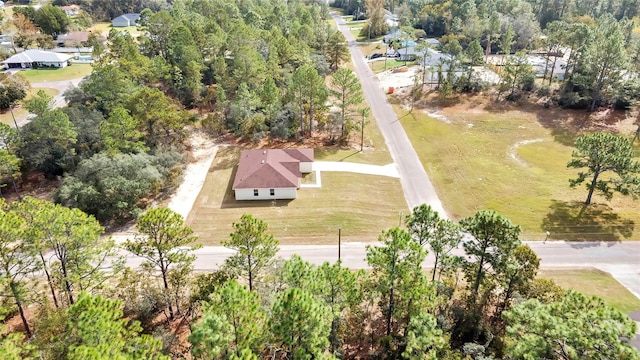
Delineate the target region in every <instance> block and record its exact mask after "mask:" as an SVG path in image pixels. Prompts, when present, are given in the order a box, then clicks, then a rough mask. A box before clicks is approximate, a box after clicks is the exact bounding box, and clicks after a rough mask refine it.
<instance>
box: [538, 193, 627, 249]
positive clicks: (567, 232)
mask: <svg viewBox="0 0 640 360" xmlns="http://www.w3.org/2000/svg"><path fill="white" fill-rule="evenodd" d="M549 210H550V211H549V213H548V214H547V216H546V217H545V218H544V219H543V220H542V226H541V227H542V228H543V229H544V230H545V231H548V232H549V234H550V235H549V238H548V239H549V240H569V241H578V240H580V241H611V242H615V241H621V239H623V238H624V239H629V238H630V237H631V236H632V235H633V232H634V229H635V223H634V221H633V220H631V219H625V218H622V217H620V215H618V214H616V213H614V212H613V209H611V208H610V207H609V206H608V205H605V204H591V205H585V204H584V203H583V202H579V201H569V202H567V201H560V200H552V204H551V206H549Z"/></svg>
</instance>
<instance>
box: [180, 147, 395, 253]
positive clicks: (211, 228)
mask: <svg viewBox="0 0 640 360" xmlns="http://www.w3.org/2000/svg"><path fill="white" fill-rule="evenodd" d="M239 153H240V148H237V147H225V148H221V149H220V150H219V151H218V154H217V155H216V159H215V160H214V163H213V164H212V167H211V169H210V170H209V174H208V176H207V179H206V181H205V184H204V186H203V187H202V189H201V191H200V194H199V196H198V199H197V200H196V203H195V204H194V207H193V209H192V210H191V213H190V214H189V217H188V219H187V223H188V224H189V225H190V226H191V227H192V228H193V229H194V231H195V232H196V234H197V235H198V236H199V238H200V241H201V242H202V243H204V244H211V245H213V244H219V243H220V241H221V240H223V239H226V238H228V236H229V233H230V232H231V231H232V228H231V224H232V223H233V222H237V221H238V220H239V219H240V216H241V215H242V214H252V215H253V216H255V217H257V218H259V219H262V220H265V221H266V222H267V223H268V224H269V231H270V232H272V233H273V234H274V235H275V237H276V238H277V239H278V240H280V242H281V243H283V244H292V243H296V244H305V243H306V244H328V243H335V242H336V241H337V233H338V229H339V228H341V229H342V239H343V241H373V240H376V239H377V237H378V235H379V234H380V232H381V231H382V230H384V229H387V228H391V227H394V226H397V225H398V219H399V213H400V211H403V212H404V213H406V212H407V206H406V202H405V199H404V195H403V193H402V188H401V186H400V180H399V179H394V178H389V177H383V176H369V175H358V174H350V173H330V172H329V173H327V172H325V173H322V175H321V176H322V188H303V189H300V190H299V191H298V198H297V199H295V200H277V201H235V199H234V197H233V191H232V190H231V185H232V183H233V178H234V175H235V171H236V168H237V163H238V156H239ZM332 155H334V154H329V155H327V154H323V153H318V152H316V159H317V160H320V159H322V160H325V159H331V158H332ZM351 160H352V159H351V158H349V159H348V160H347V161H351ZM370 194H375V196H370Z"/></svg>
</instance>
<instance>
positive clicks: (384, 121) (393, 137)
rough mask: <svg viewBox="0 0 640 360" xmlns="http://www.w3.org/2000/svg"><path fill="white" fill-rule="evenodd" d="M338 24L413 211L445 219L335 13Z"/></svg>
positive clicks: (415, 157) (413, 153)
mask: <svg viewBox="0 0 640 360" xmlns="http://www.w3.org/2000/svg"><path fill="white" fill-rule="evenodd" d="M332 16H333V18H334V19H335V20H336V22H337V24H338V28H339V29H340V31H341V32H342V33H343V34H344V37H345V38H346V39H347V43H348V44H349V51H350V52H351V58H352V60H353V64H354V67H355V73H356V75H357V76H358V77H359V78H360V83H361V84H362V89H363V91H364V95H365V98H366V100H367V102H368V103H369V106H370V107H371V111H372V113H373V116H374V117H375V118H376V122H377V123H378V127H379V128H380V131H381V132H382V135H383V136H384V139H385V142H386V143H387V147H388V148H389V152H390V153H391V157H392V158H393V161H394V162H395V163H396V166H397V168H398V172H399V173H400V182H401V184H402V190H403V191H404V197H405V198H406V200H407V204H408V205H409V208H410V209H413V208H414V207H416V206H418V205H421V204H428V205H431V207H432V208H433V209H435V210H437V211H438V212H439V213H440V216H441V217H446V216H447V215H446V213H445V211H444V208H443V207H442V203H441V202H440V199H438V195H437V194H436V190H435V188H434V187H433V185H432V184H431V181H430V180H429V177H428V176H427V172H426V171H425V170H424V167H423V166H422V163H421V162H420V159H419V158H418V155H417V154H416V151H415V150H414V149H413V145H411V142H410V141H409V138H408V137H407V134H406V133H405V131H404V128H403V127H402V125H401V124H400V121H398V117H397V116H396V114H395V112H394V111H393V108H392V107H391V105H390V104H389V102H388V101H387V97H386V96H385V94H384V90H383V89H381V88H380V85H379V84H378V81H377V80H376V78H375V76H374V74H373V73H372V72H371V70H370V69H369V65H368V64H367V62H366V60H365V58H364V56H363V55H362V53H361V52H360V49H359V48H358V45H357V43H356V41H355V38H354V37H353V35H352V34H351V32H350V31H349V29H348V28H347V24H346V23H345V21H344V19H342V18H341V17H340V16H339V15H337V14H335V13H332Z"/></svg>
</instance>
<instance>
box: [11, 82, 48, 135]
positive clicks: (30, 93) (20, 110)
mask: <svg viewBox="0 0 640 360" xmlns="http://www.w3.org/2000/svg"><path fill="white" fill-rule="evenodd" d="M39 90H44V92H45V93H46V94H47V95H50V96H56V95H58V90H56V89H48V88H31V89H29V90H28V91H27V97H26V98H25V99H30V98H31V97H32V96H34V95H35V94H36V93H37V92H38V91H39ZM26 114H27V110H26V109H25V108H23V107H22V106H18V107H15V108H14V109H13V115H14V116H15V117H16V119H17V118H20V117H22V116H24V115H26ZM0 122H2V123H4V124H7V125H10V126H12V127H13V126H14V124H13V117H12V116H11V112H10V111H9V110H8V109H7V110H6V111H4V112H2V113H0Z"/></svg>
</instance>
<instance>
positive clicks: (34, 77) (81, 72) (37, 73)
mask: <svg viewBox="0 0 640 360" xmlns="http://www.w3.org/2000/svg"><path fill="white" fill-rule="evenodd" d="M91 71H93V67H91V64H72V65H69V66H67V67H65V68H62V69H34V70H23V71H20V75H22V76H24V77H25V78H26V79H27V80H29V82H30V83H32V84H33V83H38V82H43V81H63V80H71V79H77V78H81V77H84V76H87V75H89V74H91Z"/></svg>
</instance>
